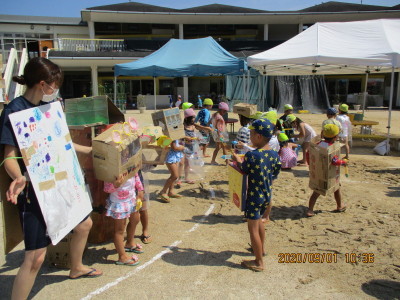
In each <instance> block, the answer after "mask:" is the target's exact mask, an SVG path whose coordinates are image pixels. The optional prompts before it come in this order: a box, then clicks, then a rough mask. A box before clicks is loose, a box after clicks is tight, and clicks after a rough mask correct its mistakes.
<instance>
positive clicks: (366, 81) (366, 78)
mask: <svg viewBox="0 0 400 300" xmlns="http://www.w3.org/2000/svg"><path fill="white" fill-rule="evenodd" d="M368 74H369V72H368V71H367V72H365V87H364V94H363V106H362V107H363V112H362V114H363V115H364V111H365V102H366V99H367V86H368Z"/></svg>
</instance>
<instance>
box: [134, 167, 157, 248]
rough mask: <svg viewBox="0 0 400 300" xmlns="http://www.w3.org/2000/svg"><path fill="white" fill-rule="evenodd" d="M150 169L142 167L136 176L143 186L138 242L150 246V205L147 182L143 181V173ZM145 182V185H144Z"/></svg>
mask: <svg viewBox="0 0 400 300" xmlns="http://www.w3.org/2000/svg"><path fill="white" fill-rule="evenodd" d="M152 168H154V166H153V165H145V164H144V165H143V166H142V169H141V170H139V172H138V175H139V178H140V181H141V183H142V186H143V194H144V195H143V200H142V202H143V204H142V207H141V208H140V210H139V215H140V223H141V224H142V234H141V236H140V240H141V241H142V243H143V244H150V243H151V241H152V238H151V235H150V234H149V213H148V209H149V205H150V197H149V191H148V189H149V188H148V180H147V179H146V180H145V175H144V173H146V172H148V171H150V170H151V169H152ZM145 182H146V183H145Z"/></svg>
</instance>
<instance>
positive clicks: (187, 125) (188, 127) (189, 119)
mask: <svg viewBox="0 0 400 300" xmlns="http://www.w3.org/2000/svg"><path fill="white" fill-rule="evenodd" d="M183 113H184V120H183V126H184V130H185V136H186V137H187V138H186V139H185V182H186V183H189V184H194V181H193V180H189V161H188V159H187V155H190V154H193V139H194V138H195V137H196V135H195V132H194V130H195V128H196V126H195V125H194V118H195V116H196V113H195V112H194V110H193V109H192V108H188V109H186V110H185V111H184V112H183ZM178 184H180V181H178Z"/></svg>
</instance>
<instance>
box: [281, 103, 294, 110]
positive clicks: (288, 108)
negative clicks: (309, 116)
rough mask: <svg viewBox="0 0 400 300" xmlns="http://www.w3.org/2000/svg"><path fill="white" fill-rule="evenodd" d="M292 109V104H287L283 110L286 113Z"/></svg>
mask: <svg viewBox="0 0 400 300" xmlns="http://www.w3.org/2000/svg"><path fill="white" fill-rule="evenodd" d="M291 109H293V106H291V105H290V104H285V105H284V106H283V110H284V111H287V110H291Z"/></svg>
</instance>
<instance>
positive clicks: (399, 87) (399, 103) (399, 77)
mask: <svg viewBox="0 0 400 300" xmlns="http://www.w3.org/2000/svg"><path fill="white" fill-rule="evenodd" d="M395 106H400V73H399V72H398V73H397V93H396V102H395Z"/></svg>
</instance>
